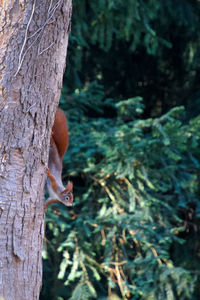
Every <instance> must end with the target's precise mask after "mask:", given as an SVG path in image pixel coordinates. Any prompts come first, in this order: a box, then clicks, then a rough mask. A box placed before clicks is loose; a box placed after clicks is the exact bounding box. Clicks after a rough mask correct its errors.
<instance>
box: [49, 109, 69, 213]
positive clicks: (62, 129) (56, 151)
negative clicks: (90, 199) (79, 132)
mask: <svg viewBox="0 0 200 300" xmlns="http://www.w3.org/2000/svg"><path fill="white" fill-rule="evenodd" d="M68 141H69V135H68V126H67V120H66V117H65V114H64V112H63V111H62V110H61V109H58V110H57V112H56V115H55V120H54V124H53V128H52V133H51V139H50V149H49V162H48V168H47V175H48V180H47V187H48V191H49V196H50V197H49V198H48V199H47V201H46V202H45V207H44V209H45V211H46V208H47V206H48V205H49V204H51V203H55V202H62V203H63V204H64V205H66V206H72V203H73V184H72V182H71V181H68V183H67V186H66V187H64V185H63V183H62V178H61V176H62V159H63V156H64V154H65V152H66V151H67V147H68Z"/></svg>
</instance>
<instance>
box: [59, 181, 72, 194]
mask: <svg viewBox="0 0 200 300" xmlns="http://www.w3.org/2000/svg"><path fill="white" fill-rule="evenodd" d="M65 192H67V193H73V183H72V182H71V181H68V183H67V186H66V188H65V189H64V190H63V191H62V192H61V194H64V193H65Z"/></svg>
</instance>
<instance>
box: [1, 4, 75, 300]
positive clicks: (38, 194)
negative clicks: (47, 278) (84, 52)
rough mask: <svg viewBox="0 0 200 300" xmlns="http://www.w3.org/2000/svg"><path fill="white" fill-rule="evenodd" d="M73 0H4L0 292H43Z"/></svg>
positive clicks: (20, 298)
mask: <svg viewBox="0 0 200 300" xmlns="http://www.w3.org/2000/svg"><path fill="white" fill-rule="evenodd" d="M70 18H71V0H56V1H54V0H43V1H40V0H34V1H33V0H27V1H25V0H8V1H1V0H0V29H1V30H0V298H1V297H3V298H4V299H6V300H14V299H15V300H27V299H38V298H39V292H40V288H41V281H42V253H41V252H42V243H43V230H44V210H43V207H44V185H45V179H46V169H45V168H46V166H47V161H48V149H49V138H50V132H51V127H52V124H53V119H54V114H55V111H56V107H57V104H58V101H59V96H60V91H61V86H62V76H63V71H64V67H65V58H66V50H67V43H68V34H69V30H70Z"/></svg>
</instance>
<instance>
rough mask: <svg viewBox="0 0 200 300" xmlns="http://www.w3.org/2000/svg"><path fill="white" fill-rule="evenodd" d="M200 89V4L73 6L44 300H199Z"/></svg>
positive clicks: (119, 0) (80, 0)
mask: <svg viewBox="0 0 200 300" xmlns="http://www.w3.org/2000/svg"><path fill="white" fill-rule="evenodd" d="M199 81H200V1H197V0H181V1H180V0H165V1H158V0H149V1H145V0H126V1H124V0H109V1H107V0H98V1H88V0H76V1H73V17H72V29H71V35H70V39H69V47H68V53H67V61H66V71H65V75H64V80H63V89H62V95H61V99H60V107H61V108H62V109H63V110H64V111H65V113H66V115H67V118H68V125H69V133H70V145H69V149H68V151H67V154H66V155H65V157H64V169H63V179H64V181H65V182H66V181H67V180H68V179H70V180H72V181H73V183H74V197H75V202H74V206H73V207H72V208H66V207H64V206H63V205H62V204H59V205H52V206H51V207H49V208H48V211H47V215H46V233H45V240H44V250H43V266H44V274H43V289H42V292H41V296H40V299H41V300H46V299H48V300H49V299H52V300H54V299H55V300H65V299H70V300H87V299H99V300H104V299H111V300H119V299H142V300H143V299H145V300H146V299H147V300H157V299H161V300H163V299H167V300H174V299H181V300H185V299H188V300H189V299H192V300H193V299H194V300H198V299H199V297H200V296H199V295H200V238H199V237H200V236H199V235H200V234H199V229H200V206H199V196H200V187H199V179H200V152H199V144H200V86H199Z"/></svg>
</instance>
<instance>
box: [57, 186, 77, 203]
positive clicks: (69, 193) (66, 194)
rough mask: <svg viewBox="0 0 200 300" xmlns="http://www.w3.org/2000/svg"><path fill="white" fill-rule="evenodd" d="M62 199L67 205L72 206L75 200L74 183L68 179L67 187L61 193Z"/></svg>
mask: <svg viewBox="0 0 200 300" xmlns="http://www.w3.org/2000/svg"><path fill="white" fill-rule="evenodd" d="M60 200H61V201H62V203H63V204H65V205H66V206H72V203H73V201H74V196H73V183H72V182H71V181H68V183H67V186H66V188H65V189H64V190H63V191H62V192H61V193H60Z"/></svg>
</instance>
